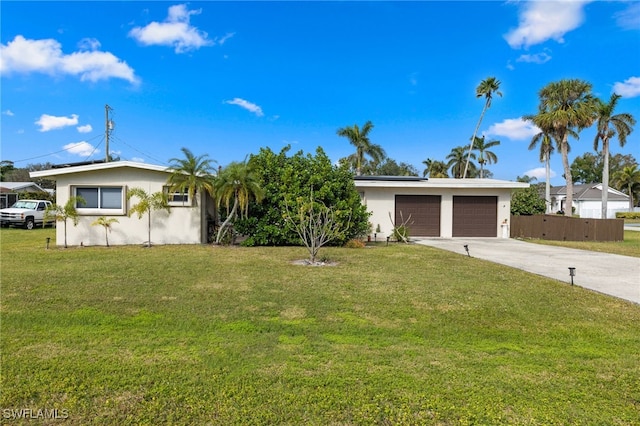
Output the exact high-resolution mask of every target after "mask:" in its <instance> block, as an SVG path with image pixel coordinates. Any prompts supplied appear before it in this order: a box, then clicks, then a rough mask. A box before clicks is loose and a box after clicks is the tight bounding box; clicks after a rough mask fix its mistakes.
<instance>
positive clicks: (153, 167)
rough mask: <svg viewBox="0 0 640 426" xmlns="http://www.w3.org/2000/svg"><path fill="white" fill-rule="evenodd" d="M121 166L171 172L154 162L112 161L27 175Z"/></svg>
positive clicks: (43, 175) (52, 174) (87, 170)
mask: <svg viewBox="0 0 640 426" xmlns="http://www.w3.org/2000/svg"><path fill="white" fill-rule="evenodd" d="M122 167H131V168H134V169H141V170H151V171H154V172H165V173H171V170H169V168H168V167H166V166H158V165H156V164H147V163H137V162H135V161H112V162H109V163H99V164H86V165H84V166H73V167H63V168H60V169H49V170H40V171H37V172H30V173H29V176H31V177H32V178H37V177H50V176H62V175H69V174H73V173H83V172H94V171H96V170H109V169H117V168H122Z"/></svg>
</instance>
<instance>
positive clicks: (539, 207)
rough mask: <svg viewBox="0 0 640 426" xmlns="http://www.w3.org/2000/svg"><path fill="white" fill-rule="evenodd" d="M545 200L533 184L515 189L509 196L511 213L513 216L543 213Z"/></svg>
mask: <svg viewBox="0 0 640 426" xmlns="http://www.w3.org/2000/svg"><path fill="white" fill-rule="evenodd" d="M545 207H546V206H545V202H544V199H543V198H542V197H540V193H539V192H538V189H537V188H536V187H535V186H530V187H529V188H523V189H516V190H515V191H513V194H512V196H511V214H512V215H514V216H520V215H532V214H543V213H544V212H545V209H546V208H545Z"/></svg>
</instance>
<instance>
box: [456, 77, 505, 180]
mask: <svg viewBox="0 0 640 426" xmlns="http://www.w3.org/2000/svg"><path fill="white" fill-rule="evenodd" d="M494 93H495V94H496V95H498V96H500V97H502V92H500V81H499V80H498V79H496V78H495V77H487V78H486V79H484V80H482V81H481V82H480V84H479V85H478V87H476V98H481V97H483V96H484V98H485V102H484V108H482V113H481V114H480V119H479V120H478V124H476V129H475V130H474V131H473V136H471V143H470V144H469V154H468V155H467V162H466V165H465V166H464V173H463V174H462V178H463V179H464V178H466V177H467V171H468V170H469V162H470V161H471V151H473V144H474V142H475V141H476V135H477V134H478V129H479V128H480V123H482V119H483V118H484V113H485V112H487V109H489V107H490V106H491V99H492V98H493V95H494Z"/></svg>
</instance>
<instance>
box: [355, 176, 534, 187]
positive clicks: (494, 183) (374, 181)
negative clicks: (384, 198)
mask: <svg viewBox="0 0 640 426" xmlns="http://www.w3.org/2000/svg"><path fill="white" fill-rule="evenodd" d="M354 183H355V186H356V188H464V189H475V188H477V189H488V188H494V189H496V188H500V189H520V188H529V186H530V185H529V184H528V183H524V182H512V181H509V180H497V179H451V178H431V179H422V178H414V179H412V180H407V179H404V180H402V179H380V177H376V176H373V177H371V176H366V177H364V176H358V177H357V178H356V179H354Z"/></svg>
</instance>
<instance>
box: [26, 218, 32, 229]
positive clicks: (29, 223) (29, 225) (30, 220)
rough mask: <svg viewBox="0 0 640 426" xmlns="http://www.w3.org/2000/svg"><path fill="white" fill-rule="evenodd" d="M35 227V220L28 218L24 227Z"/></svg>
mask: <svg viewBox="0 0 640 426" xmlns="http://www.w3.org/2000/svg"><path fill="white" fill-rule="evenodd" d="M34 226H35V223H34V222H33V218H28V219H27V220H26V222H25V223H24V227H25V228H26V229H33V227H34Z"/></svg>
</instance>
